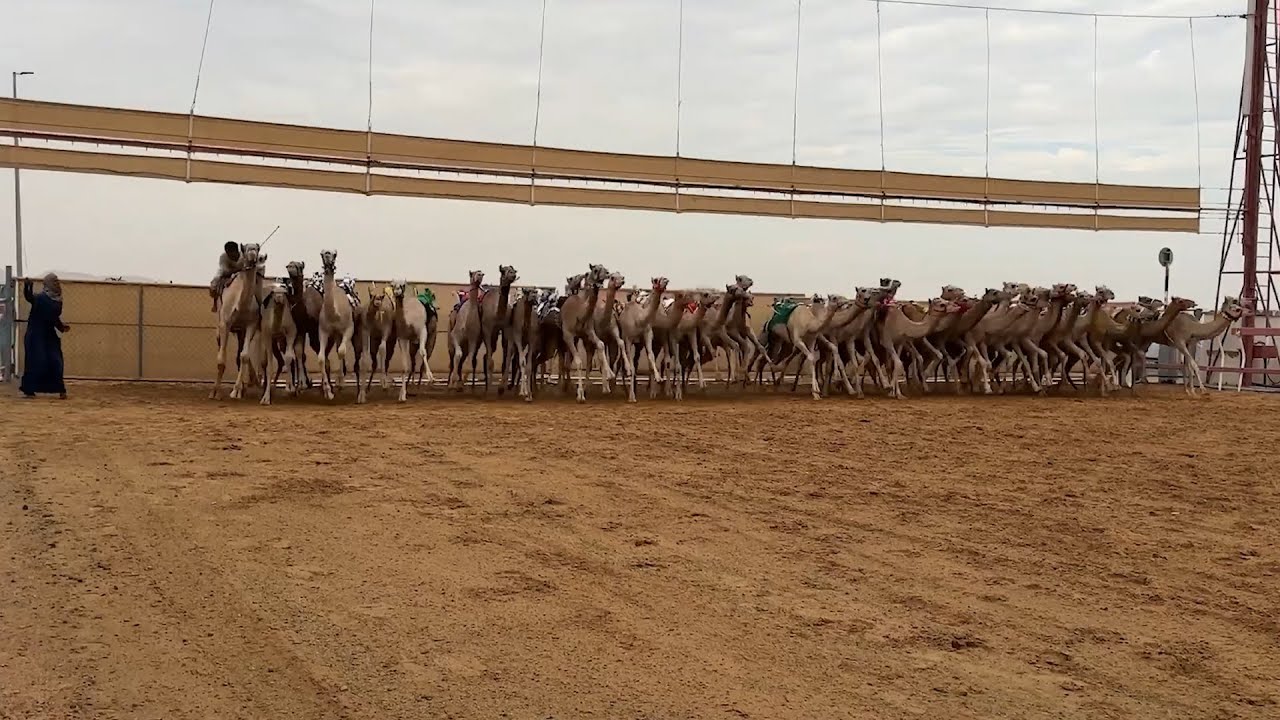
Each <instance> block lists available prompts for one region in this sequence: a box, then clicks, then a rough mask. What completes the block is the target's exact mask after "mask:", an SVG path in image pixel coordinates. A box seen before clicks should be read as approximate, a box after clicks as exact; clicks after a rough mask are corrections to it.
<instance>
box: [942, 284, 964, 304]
mask: <svg viewBox="0 0 1280 720" xmlns="http://www.w3.org/2000/svg"><path fill="white" fill-rule="evenodd" d="M939 297H941V298H942V299H944V300H960V299H961V298H963V297H964V290H962V289H961V288H958V287H956V286H955V285H943V286H942V294H941V295H940V296H939Z"/></svg>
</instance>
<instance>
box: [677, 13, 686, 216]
mask: <svg viewBox="0 0 1280 720" xmlns="http://www.w3.org/2000/svg"><path fill="white" fill-rule="evenodd" d="M683 104H684V0H679V3H678V7H677V10H676V159H675V164H676V167H675V176H676V212H680V109H681V106H682V105H683Z"/></svg>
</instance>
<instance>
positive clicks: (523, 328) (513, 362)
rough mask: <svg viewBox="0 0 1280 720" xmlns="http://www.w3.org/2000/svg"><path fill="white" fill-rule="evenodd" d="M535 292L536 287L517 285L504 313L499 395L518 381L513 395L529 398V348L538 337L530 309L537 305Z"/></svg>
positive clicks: (531, 369)
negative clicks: (516, 289) (507, 310)
mask: <svg viewBox="0 0 1280 720" xmlns="http://www.w3.org/2000/svg"><path fill="white" fill-rule="evenodd" d="M538 295H539V293H538V289H537V288H533V287H527V288H521V289H520V292H519V293H518V294H517V295H516V302H515V304H514V305H513V306H512V307H511V311H510V312H508V313H507V323H506V327H505V328H504V329H503V331H502V339H503V343H504V345H503V348H502V385H501V386H500V387H499V388H498V392H499V394H501V393H502V391H503V390H504V389H510V388H512V387H514V386H515V384H516V383H517V382H518V383H519V384H520V387H519V389H518V390H517V394H518V396H519V397H521V398H523V399H524V401H525V402H532V401H533V388H532V381H531V380H530V374H531V373H532V372H533V349H534V347H535V344H536V342H537V338H538V324H537V315H536V314H535V312H534V310H535V308H536V306H537V305H538ZM508 370H510V375H508ZM508 377H509V378H510V380H508Z"/></svg>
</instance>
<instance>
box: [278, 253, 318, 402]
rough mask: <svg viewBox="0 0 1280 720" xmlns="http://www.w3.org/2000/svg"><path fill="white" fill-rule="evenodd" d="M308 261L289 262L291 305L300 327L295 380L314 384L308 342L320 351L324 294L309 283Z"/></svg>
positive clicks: (300, 382)
mask: <svg viewBox="0 0 1280 720" xmlns="http://www.w3.org/2000/svg"><path fill="white" fill-rule="evenodd" d="M306 267H307V264H306V263H305V262H304V261H302V260H294V261H292V262H290V263H289V264H287V265H285V272H286V273H288V276H289V309H290V310H291V311H292V313H293V325H294V327H296V328H297V329H298V341H297V345H298V346H297V347H296V348H294V351H293V353H294V358H295V361H294V367H293V368H291V369H290V371H291V372H292V373H293V374H294V383H295V384H299V385H300V384H303V383H305V384H306V386H307V387H308V388H309V387H311V373H310V372H308V371H307V353H306V344H310V345H311V352H313V353H315V354H316V355H317V356H319V355H320V306H321V305H323V304H324V297H323V296H322V295H321V294H320V293H319V292H318V291H317V290H316V289H315V288H313V287H311V286H309V285H307V284H306V280H305V279H304V277H303V271H304V270H306Z"/></svg>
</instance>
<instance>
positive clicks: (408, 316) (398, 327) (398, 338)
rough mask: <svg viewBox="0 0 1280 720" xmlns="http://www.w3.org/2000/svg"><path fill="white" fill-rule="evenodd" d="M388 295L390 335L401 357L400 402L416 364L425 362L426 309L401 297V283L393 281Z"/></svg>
mask: <svg viewBox="0 0 1280 720" xmlns="http://www.w3.org/2000/svg"><path fill="white" fill-rule="evenodd" d="M391 296H392V298H393V299H394V300H393V301H394V303H395V305H394V307H393V308H392V313H391V317H392V334H393V336H394V337H395V343H396V347H397V348H399V350H400V357H402V358H404V366H405V367H404V375H403V376H402V377H401V379H400V397H399V398H398V400H399V402H404V401H405V400H407V399H408V395H409V376H410V375H413V372H414V370H416V369H417V368H416V364H417V363H418V362H423V363H425V362H427V360H428V356H427V309H426V308H425V307H423V306H422V303H421V302H419V301H418V298H416V297H413V296H409V297H405V281H404V280H395V281H393V282H392V283H391Z"/></svg>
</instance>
